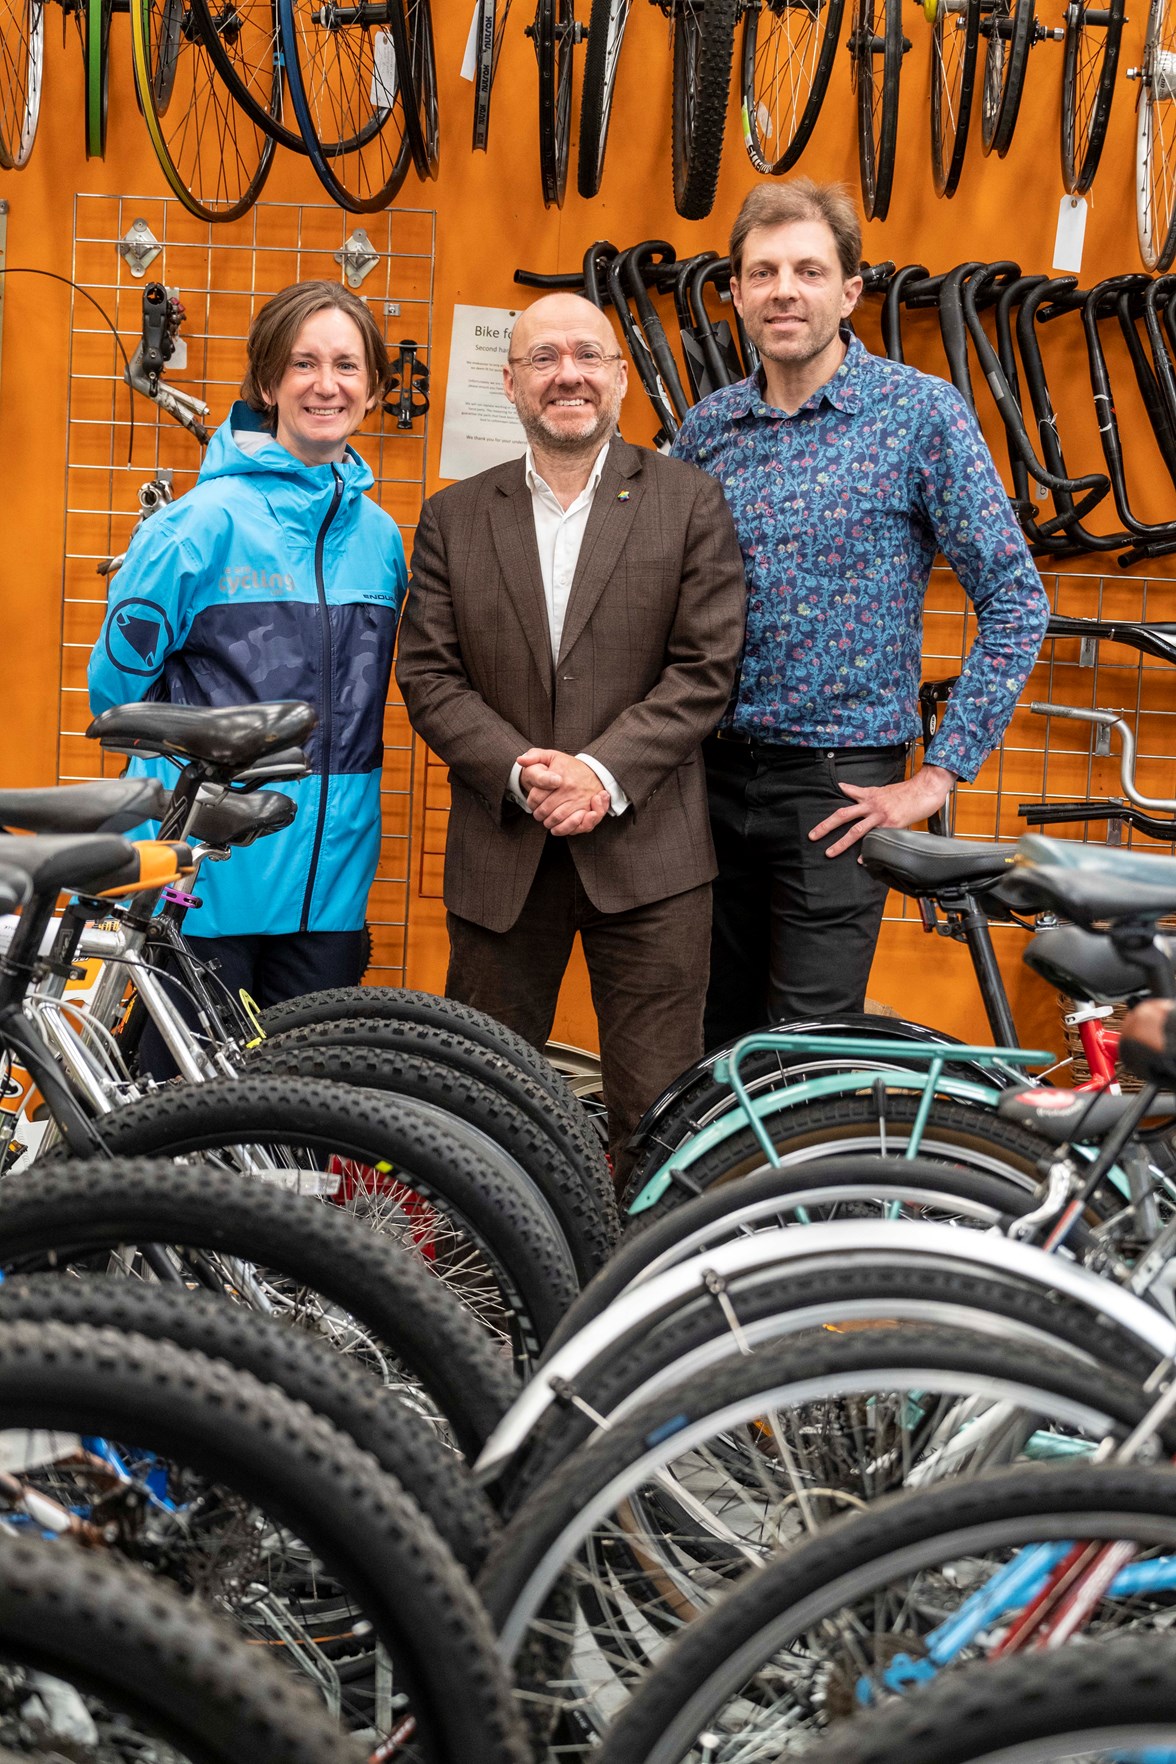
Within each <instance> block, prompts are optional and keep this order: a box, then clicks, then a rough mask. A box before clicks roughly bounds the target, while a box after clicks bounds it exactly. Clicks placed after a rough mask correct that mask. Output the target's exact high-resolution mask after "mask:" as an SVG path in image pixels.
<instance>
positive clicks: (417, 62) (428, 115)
mask: <svg viewBox="0 0 1176 1764" xmlns="http://www.w3.org/2000/svg"><path fill="white" fill-rule="evenodd" d="M393 16H395V15H393ZM404 22H405V28H406V32H407V38H406V42H405V54H406V55H407V57H408V66H409V70H410V71H409V82H408V87H409V91H410V92H411V93H412V95H413V97H414V98H415V103H414V104H412V105H411V106H409V105H407V104H406V107H405V126H406V129H407V132H408V138H409V142H410V144H411V147H412V162H413V164H414V166H415V167H416V173H417V176H418V177H419V178H420V179H422V180H423V181H428V180H429V179H431V178H435V177H436V176H437V173H438V171H439V169H440V162H441V161H440V155H441V123H440V116H439V113H438V107H437V52H436V46H435V44H434V40H433V12H432V6H431V0H406V4H405V21H404ZM369 942H370V933H369ZM364 965H365V967H366V965H367V964H366V963H365V964H364Z"/></svg>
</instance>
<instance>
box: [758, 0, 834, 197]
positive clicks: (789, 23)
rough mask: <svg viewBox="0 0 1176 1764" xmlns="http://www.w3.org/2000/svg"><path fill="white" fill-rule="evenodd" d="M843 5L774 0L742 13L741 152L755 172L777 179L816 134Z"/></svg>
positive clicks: (821, 0)
mask: <svg viewBox="0 0 1176 1764" xmlns="http://www.w3.org/2000/svg"><path fill="white" fill-rule="evenodd" d="M844 11H845V0H768V3H767V5H765V6H761V7H748V8H747V10H746V11H745V12H744V14H743V51H742V57H741V70H740V77H741V86H742V92H743V104H742V111H741V115H742V119H743V145H744V146H745V147H746V149H747V157H748V158H749V159H750V160H751V163H752V165H753V166H754V167H755V169H756V171H758V172H763V173H765V174H766V175H767V176H769V177H779V176H780V175H781V174H782V173H784V172H786V171H789V170H790V169H791V168H792V166H794V165H795V164H796V162H797V160H798V159H799V158H800V156H801V154H802V153H803V152H804V149H805V147H806V146H807V145H808V139H809V136H810V135H811V134H812V132H813V128H814V126H815V124H816V120H817V116H818V114H819V113H820V109H821V105H822V104H823V103H824V100H825V92H826V90H827V89H828V85H829V75H830V73H831V72H832V71H833V61H834V58H835V56H836V54H837V44H838V41H839V40H840V36H841V17H842V14H843V12H844Z"/></svg>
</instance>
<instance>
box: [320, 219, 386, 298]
mask: <svg viewBox="0 0 1176 1764" xmlns="http://www.w3.org/2000/svg"><path fill="white" fill-rule="evenodd" d="M331 255H332V257H333V258H334V259H335V262H336V263H337V264H339V265H340V266H341V268H342V270H343V274H344V275H345V276H346V277H347V286H348V287H349V288H360V287H362V286H363V281H364V277H365V276H368V275H370V274H371V272H372V270H374V269H375V267H376V265H377V264H378V263H379V261H380V254H379V252H378V251H377V250H376V248H375V246H374V245H373V244H372V242H371V240H370V239H369V238H368V236H367V234H366V233H365V232H364V230H363V228H362V227H356V229H355V231H354V233H352V235H351V237H350V238H349V239H346V240H344V243H343V249H342V251H333V252H332V253H331Z"/></svg>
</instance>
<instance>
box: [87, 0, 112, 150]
mask: <svg viewBox="0 0 1176 1764" xmlns="http://www.w3.org/2000/svg"><path fill="white" fill-rule="evenodd" d="M113 12H114V0H86V12H85V29H84V32H83V37H82V46H83V59H84V61H85V66H86V158H87V159H105V158H106V116H107V104H108V99H109V94H110V20H111V17H112V16H113Z"/></svg>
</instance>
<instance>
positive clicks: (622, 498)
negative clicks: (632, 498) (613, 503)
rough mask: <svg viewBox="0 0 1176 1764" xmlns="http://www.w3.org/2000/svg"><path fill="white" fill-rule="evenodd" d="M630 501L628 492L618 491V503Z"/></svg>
mask: <svg viewBox="0 0 1176 1764" xmlns="http://www.w3.org/2000/svg"><path fill="white" fill-rule="evenodd" d="M628 500H629V492H628V490H618V491H617V501H618V502H628Z"/></svg>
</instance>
